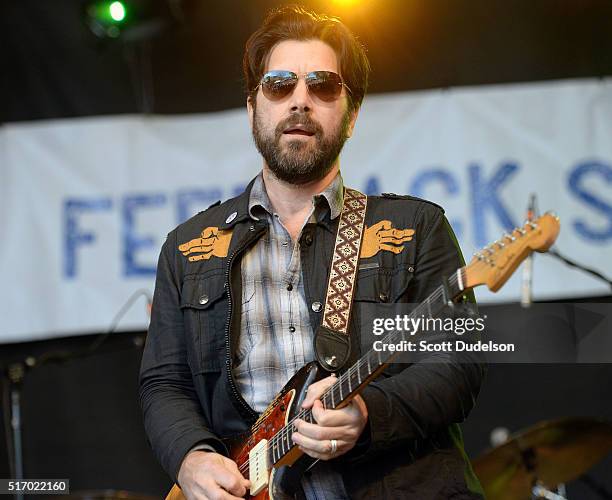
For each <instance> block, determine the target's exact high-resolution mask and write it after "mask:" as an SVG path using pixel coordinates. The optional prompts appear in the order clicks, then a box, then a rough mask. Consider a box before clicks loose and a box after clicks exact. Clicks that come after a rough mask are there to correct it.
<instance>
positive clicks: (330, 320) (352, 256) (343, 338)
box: [314, 188, 368, 372]
mask: <svg viewBox="0 0 612 500" xmlns="http://www.w3.org/2000/svg"><path fill="white" fill-rule="evenodd" d="M367 203H368V197H367V196H366V195H365V194H363V193H360V192H359V191H357V190H355V189H350V188H345V190H344V201H343V205H342V213H341V215H340V221H339V223H338V232H337V234H336V244H335V246H334V252H333V255H332V262H331V268H330V271H329V281H328V284H327V295H326V297H325V309H324V312H323V320H322V322H321V326H319V328H318V329H317V331H316V332H315V338H314V351H315V357H316V359H317V361H318V362H319V364H320V365H321V366H322V367H323V368H324V369H325V370H327V371H329V372H335V371H338V370H340V369H341V368H342V367H343V366H344V365H345V363H346V362H347V360H348V359H349V356H350V352H351V344H350V336H349V332H348V327H349V324H350V319H351V309H352V306H353V295H354V292H355V281H356V277H357V268H358V265H357V263H358V260H359V253H360V250H361V240H362V238H363V230H364V223H365V215H366V207H367Z"/></svg>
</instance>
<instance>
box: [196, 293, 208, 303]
mask: <svg viewBox="0 0 612 500" xmlns="http://www.w3.org/2000/svg"><path fill="white" fill-rule="evenodd" d="M198 302H199V303H200V304H202V305H206V304H208V295H202V296H201V297H200V300H198Z"/></svg>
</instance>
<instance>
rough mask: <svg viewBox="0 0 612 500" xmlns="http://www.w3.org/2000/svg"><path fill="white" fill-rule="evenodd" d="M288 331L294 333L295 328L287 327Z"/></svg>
mask: <svg viewBox="0 0 612 500" xmlns="http://www.w3.org/2000/svg"><path fill="white" fill-rule="evenodd" d="M289 331H290V332H291V333H293V332H295V326H293V325H291V326H290V327H289Z"/></svg>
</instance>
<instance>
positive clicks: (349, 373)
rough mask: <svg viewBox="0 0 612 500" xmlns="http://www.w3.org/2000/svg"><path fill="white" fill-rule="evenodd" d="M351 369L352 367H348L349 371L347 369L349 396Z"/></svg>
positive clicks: (350, 390)
mask: <svg viewBox="0 0 612 500" xmlns="http://www.w3.org/2000/svg"><path fill="white" fill-rule="evenodd" d="M351 368H352V366H351V367H349V369H348V386H349V390H348V391H349V394H350V393H351V392H353V390H352V387H351Z"/></svg>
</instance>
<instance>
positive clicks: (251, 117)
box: [246, 96, 257, 129]
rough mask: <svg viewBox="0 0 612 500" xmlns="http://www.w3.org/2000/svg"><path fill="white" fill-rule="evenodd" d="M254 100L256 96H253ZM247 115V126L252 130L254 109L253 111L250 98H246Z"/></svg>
mask: <svg viewBox="0 0 612 500" xmlns="http://www.w3.org/2000/svg"><path fill="white" fill-rule="evenodd" d="M255 99H257V96H255ZM246 104H247V113H248V115H249V124H250V125H251V129H253V113H254V111H255V110H254V109H253V101H252V99H251V96H248V97H247V102H246Z"/></svg>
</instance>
